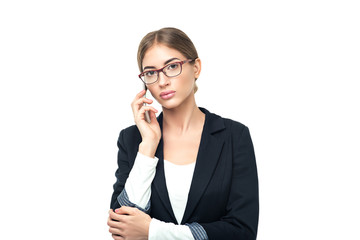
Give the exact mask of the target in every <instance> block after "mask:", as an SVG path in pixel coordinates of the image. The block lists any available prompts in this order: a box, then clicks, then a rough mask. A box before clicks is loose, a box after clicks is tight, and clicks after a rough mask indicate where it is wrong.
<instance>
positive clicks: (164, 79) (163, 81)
mask: <svg viewBox="0 0 360 240" xmlns="http://www.w3.org/2000/svg"><path fill="white" fill-rule="evenodd" d="M158 78H159V85H160V86H166V85H168V84H169V82H170V79H169V77H168V76H166V75H165V73H164V72H160V73H159V76H158Z"/></svg>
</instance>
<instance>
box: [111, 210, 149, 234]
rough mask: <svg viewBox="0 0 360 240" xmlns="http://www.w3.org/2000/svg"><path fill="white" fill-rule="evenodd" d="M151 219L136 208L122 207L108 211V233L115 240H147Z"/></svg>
mask: <svg viewBox="0 0 360 240" xmlns="http://www.w3.org/2000/svg"><path fill="white" fill-rule="evenodd" d="M150 221H151V217H150V216H149V215H147V214H146V213H144V212H142V211H140V210H139V209H137V208H133V207H126V206H122V207H121V208H118V209H116V210H115V212H114V211H113V210H112V209H110V211H109V219H108V225H109V227H110V229H109V232H110V233H112V237H113V238H114V239H115V240H123V239H129V240H131V239H134V240H135V239H136V240H142V239H148V235H149V226H150Z"/></svg>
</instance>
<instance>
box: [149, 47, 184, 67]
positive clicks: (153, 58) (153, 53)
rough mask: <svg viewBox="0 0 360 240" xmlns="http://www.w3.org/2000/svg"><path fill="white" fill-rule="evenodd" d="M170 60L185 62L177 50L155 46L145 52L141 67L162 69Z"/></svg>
mask: <svg viewBox="0 0 360 240" xmlns="http://www.w3.org/2000/svg"><path fill="white" fill-rule="evenodd" d="M172 58H177V59H180V60H185V57H184V56H183V55H182V54H181V53H180V52H179V51H178V50H176V49H173V48H169V47H167V46H165V45H163V44H156V45H154V46H151V47H150V48H149V49H148V50H147V51H146V53H145V55H144V59H143V62H142V65H143V68H144V67H146V66H154V67H162V66H163V65H164V64H165V63H166V62H167V61H168V60H169V59H172Z"/></svg>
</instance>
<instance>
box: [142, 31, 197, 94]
mask: <svg viewBox="0 0 360 240" xmlns="http://www.w3.org/2000/svg"><path fill="white" fill-rule="evenodd" d="M157 43H158V44H164V45H165V46H167V47H169V48H173V49H175V50H177V51H179V52H180V53H181V54H182V55H184V56H185V57H186V58H187V59H194V60H195V59H196V58H198V54H197V51H196V48H195V46H194V44H193V42H192V41H191V40H190V38H189V37H188V36H187V35H186V34H185V33H184V32H183V31H181V30H179V29H177V28H170V27H168V28H162V29H160V30H157V31H153V32H150V33H148V34H146V36H145V37H144V38H143V39H142V40H141V42H140V44H139V48H138V53H137V62H138V66H139V70H140V72H142V71H143V66H142V61H143V59H144V56H145V53H146V51H147V50H148V49H149V48H150V47H152V46H153V45H154V44H157ZM194 62H195V61H192V62H191V63H194ZM196 80H197V79H195V81H196ZM197 90H198V87H197V85H196V83H195V86H194V92H196V91H197Z"/></svg>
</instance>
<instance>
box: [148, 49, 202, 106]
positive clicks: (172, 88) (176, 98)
mask: <svg viewBox="0 0 360 240" xmlns="http://www.w3.org/2000/svg"><path fill="white" fill-rule="evenodd" d="M184 60H187V59H186V58H185V57H184V56H183V55H182V54H181V53H180V52H179V51H177V50H175V49H173V48H169V47H167V46H165V45H163V44H156V45H154V46H152V47H151V48H149V49H148V50H147V52H146V53H145V56H144V59H143V62H142V65H143V69H145V70H156V69H160V68H162V67H164V66H165V65H167V64H169V63H172V62H179V61H184ZM200 70H201V62H200V59H197V60H196V61H195V64H194V62H190V63H185V64H183V65H182V72H181V74H180V75H178V76H176V77H167V76H165V75H164V73H163V72H160V73H159V76H158V81H157V82H155V83H153V84H150V85H147V87H148V89H149V91H150V92H151V95H152V96H153V97H154V98H155V99H156V100H157V101H158V102H159V104H161V106H162V107H163V108H166V109H171V108H175V107H178V106H180V105H181V104H182V103H183V102H185V101H187V100H189V99H191V98H193V95H194V86H195V78H198V77H199V75H200Z"/></svg>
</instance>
